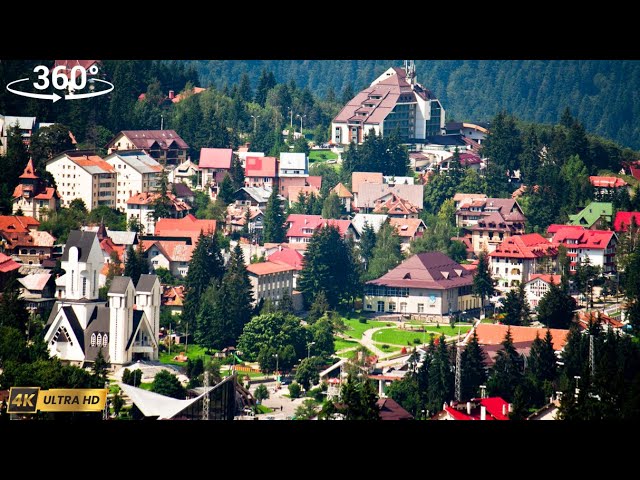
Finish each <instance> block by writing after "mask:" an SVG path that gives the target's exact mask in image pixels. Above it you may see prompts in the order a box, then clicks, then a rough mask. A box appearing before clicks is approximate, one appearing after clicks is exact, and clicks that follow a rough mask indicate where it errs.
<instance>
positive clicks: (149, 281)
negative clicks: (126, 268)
mask: <svg viewBox="0 0 640 480" xmlns="http://www.w3.org/2000/svg"><path fill="white" fill-rule="evenodd" d="M156 280H158V276H157V275H149V274H146V273H143V274H142V275H140V279H139V280H138V285H136V292H141V293H151V291H152V290H153V286H154V285H155V284H156Z"/></svg>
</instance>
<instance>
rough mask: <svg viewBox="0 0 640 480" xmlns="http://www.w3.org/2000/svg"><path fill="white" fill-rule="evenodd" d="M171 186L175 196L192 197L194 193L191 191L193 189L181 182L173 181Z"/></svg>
mask: <svg viewBox="0 0 640 480" xmlns="http://www.w3.org/2000/svg"><path fill="white" fill-rule="evenodd" d="M171 188H172V190H173V191H174V193H175V196H176V197H177V198H187V197H193V196H194V195H195V193H193V190H191V189H190V188H189V186H188V185H187V184H185V183H182V182H176V183H173V184H172V185H171Z"/></svg>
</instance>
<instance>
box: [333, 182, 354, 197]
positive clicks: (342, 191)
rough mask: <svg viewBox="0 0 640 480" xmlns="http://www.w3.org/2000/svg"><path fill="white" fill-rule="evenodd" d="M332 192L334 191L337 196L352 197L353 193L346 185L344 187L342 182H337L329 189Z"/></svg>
mask: <svg viewBox="0 0 640 480" xmlns="http://www.w3.org/2000/svg"><path fill="white" fill-rule="evenodd" d="M331 191H332V192H335V194H336V195H338V197H339V198H353V195H352V194H351V192H350V191H349V189H348V188H347V187H345V186H344V185H343V184H342V182H340V183H338V184H337V185H336V186H335V187H333V188H332V189H331Z"/></svg>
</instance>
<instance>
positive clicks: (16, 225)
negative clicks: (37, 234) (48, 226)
mask: <svg viewBox="0 0 640 480" xmlns="http://www.w3.org/2000/svg"><path fill="white" fill-rule="evenodd" d="M39 226H40V222H39V221H38V220H36V219H35V218H33V217H28V216H26V215H22V216H20V215H0V231H3V232H28V231H29V230H30V229H31V228H37V227H39Z"/></svg>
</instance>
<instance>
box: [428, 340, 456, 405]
mask: <svg viewBox="0 0 640 480" xmlns="http://www.w3.org/2000/svg"><path fill="white" fill-rule="evenodd" d="M453 390H454V376H453V372H452V371H451V358H450V351H449V348H448V347H447V343H446V342H445V337H444V335H442V336H441V337H440V338H439V339H438V346H437V347H436V351H435V353H434V355H433V360H432V361H431V365H430V366H429V387H428V391H427V407H428V409H429V410H430V411H432V412H435V411H438V410H440V409H441V408H442V405H443V404H444V402H449V401H451V400H453Z"/></svg>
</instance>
